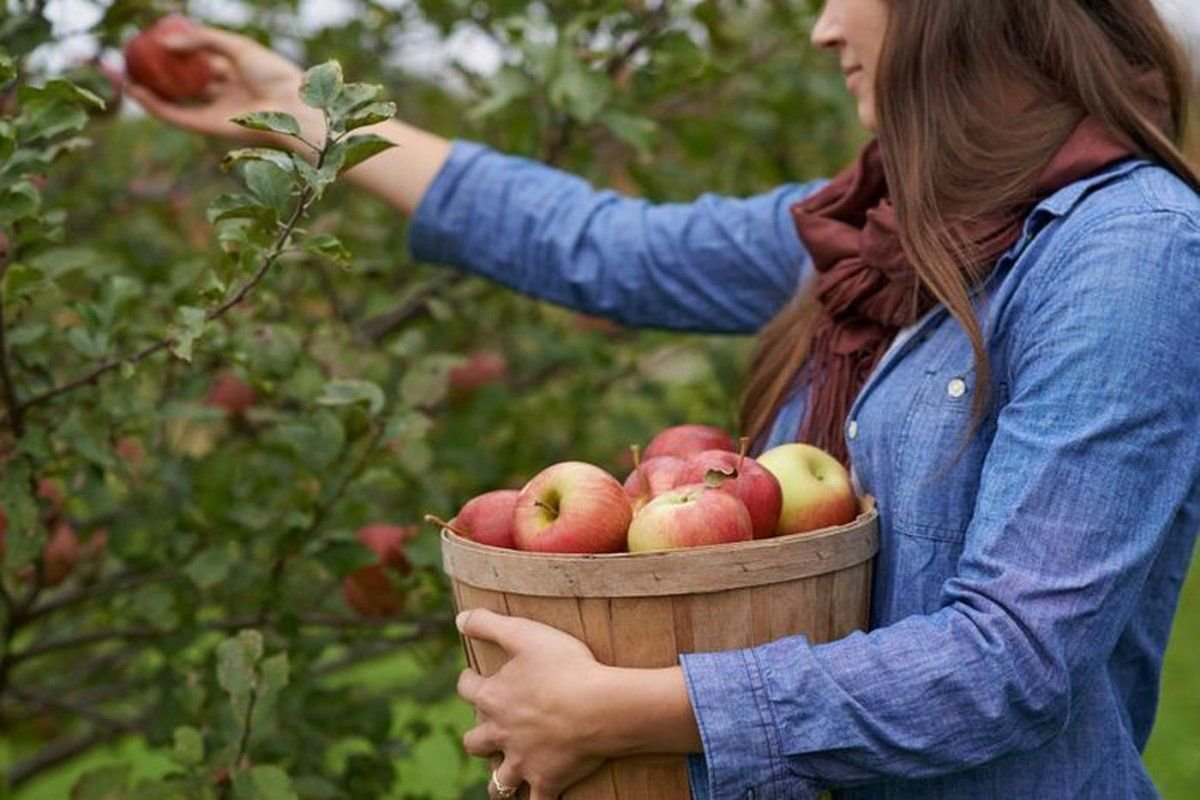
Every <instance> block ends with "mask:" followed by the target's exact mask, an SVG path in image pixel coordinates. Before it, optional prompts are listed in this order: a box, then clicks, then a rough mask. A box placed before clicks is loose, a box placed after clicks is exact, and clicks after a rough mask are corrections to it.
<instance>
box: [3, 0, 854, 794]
mask: <svg viewBox="0 0 1200 800" xmlns="http://www.w3.org/2000/svg"><path fill="white" fill-rule="evenodd" d="M51 5H52V4H46V3H44V2H38V1H37V0H11V1H10V2H8V3H7V4H6V13H5V15H4V16H3V17H0V86H2V87H3V89H2V99H0V109H2V111H3V117H2V119H0V289H2V293H3V297H2V302H0V398H2V400H3V418H2V419H0V473H2V474H0V510H2V512H3V517H2V523H0V531H2V536H3V539H2V542H3V545H2V566H3V571H2V577H0V731H2V734H0V772H2V775H3V777H2V778H0V782H2V783H3V788H0V796H4V795H5V794H7V795H8V796H13V797H16V798H23V797H24V798H30V797H36V796H38V795H39V793H40V795H41V796H67V795H68V794H69V796H71V797H75V798H158V797H163V798H168V797H171V798H174V797H188V798H293V797H295V798H314V799H315V798H371V797H381V798H383V797H388V798H411V799H413V800H415V799H416V798H443V797H460V796H462V797H479V796H483V795H482V794H481V793H482V789H483V785H484V781H485V779H486V772H485V771H484V769H483V767H482V765H481V764H478V763H474V762H471V761H469V760H468V759H466V757H465V756H464V755H463V754H462V753H461V748H459V747H458V738H459V736H460V735H461V732H462V731H463V730H465V727H466V726H467V725H468V724H469V719H468V718H467V717H465V716H464V715H463V713H464V711H465V709H464V708H463V707H462V706H461V705H460V704H457V703H456V701H455V699H454V685H455V681H456V679H457V675H458V672H459V670H460V669H461V667H462V663H461V649H460V645H459V642H458V639H457V635H456V634H455V632H454V630H453V626H452V624H451V602H450V599H449V594H448V590H447V585H446V581H445V579H444V577H443V575H442V573H441V571H440V564H439V557H438V542H437V532H436V531H435V530H434V529H432V528H430V527H429V526H427V525H424V524H422V523H421V520H422V518H423V516H424V514H425V513H427V512H434V513H437V514H439V515H441V516H443V517H448V516H450V515H452V514H453V513H454V511H455V510H456V509H457V508H458V507H460V506H461V505H462V504H463V503H464V502H465V501H466V500H468V499H469V498H471V497H472V496H475V495H478V494H480V493H482V492H484V491H487V490H490V489H495V488H504V487H512V488H515V487H519V486H521V485H522V484H523V482H524V481H525V480H527V479H528V478H529V477H531V476H532V475H533V474H534V473H536V472H537V471H538V470H540V469H541V468H543V467H544V466H547V465H548V464H550V463H553V462H556V461H561V460H564V459H566V458H571V459H578V460H585V461H591V462H593V463H596V464H599V465H601V466H603V467H605V468H606V469H609V470H610V471H612V472H613V473H615V474H618V475H619V476H622V477H623V475H624V472H625V471H626V470H627V469H628V462H627V460H626V459H627V456H626V452H627V448H628V445H629V444H630V443H633V442H642V443H644V442H645V441H647V440H648V439H649V438H650V436H651V435H652V434H653V432H654V431H656V430H657V429H659V428H661V427H664V426H666V425H669V424H674V423H679V422H703V423H710V424H717V425H723V426H725V427H727V428H732V426H733V420H734V408H735V404H736V399H737V390H738V386H739V382H740V380H741V378H742V375H743V370H744V367H745V359H746V354H747V345H748V342H747V341H746V340H744V339H717V338H712V337H703V336H695V335H688V336H685V335H682V334H678V333H669V332H662V331H640V332H638V331H630V330H625V329H622V328H619V327H617V326H615V325H613V324H611V323H608V322H605V321H602V320H596V319H592V318H589V317H585V316H583V315H580V314H576V313H574V312H570V311H567V310H564V309H559V308H552V307H549V306H546V305H544V304H540V303H537V302H535V301H533V300H530V299H528V298H522V297H517V296H515V295H513V294H512V293H510V292H507V291H505V290H503V289H501V288H498V287H496V286H494V285H492V284H490V283H488V282H486V281H484V280H481V279H479V278H476V277H471V276H469V275H467V274H464V273H461V272H458V271H455V270H453V269H450V268H447V267H441V266H434V265H426V264H419V263H415V262H414V261H413V260H412V259H411V257H410V256H409V255H408V252H407V247H406V227H405V221H404V220H403V219H401V218H400V217H399V216H398V214H397V213H396V212H395V211H394V210H393V209H390V208H388V207H386V206H385V205H383V204H382V203H380V202H379V201H377V200H375V199H373V198H371V197H368V196H365V195H363V194H362V193H361V192H360V191H357V190H355V189H353V188H351V187H347V186H345V185H343V183H342V182H341V181H340V180H339V179H340V177H341V175H342V173H344V171H345V170H346V169H347V168H348V167H349V166H351V165H353V164H356V163H360V162H363V161H365V160H367V159H369V158H370V157H371V156H372V155H374V154H376V153H377V152H379V151H380V150H381V149H382V148H384V147H386V146H388V143H386V142H381V141H379V140H378V139H377V138H373V137H371V136H370V135H367V134H363V133H361V132H359V130H358V129H359V128H360V127H361V126H365V125H367V124H369V123H370V122H371V121H374V120H376V119H378V118H380V115H383V116H386V115H390V114H392V113H397V114H398V115H399V116H400V117H401V118H402V119H405V120H407V121H410V122H412V123H414V124H417V125H420V126H423V127H427V128H430V129H432V130H435V131H437V132H439V133H441V134H443V135H446V136H461V137H466V138H472V139H476V140H480V141H484V142H487V143H489V144H492V145H493V146H495V147H497V148H498V149H501V150H504V151H506V152H511V153H517V154H522V155H527V156H531V157H534V158H538V159H540V160H542V161H544V162H547V163H550V164H553V165H557V166H560V167H562V168H564V169H567V170H570V171H572V172H575V173H577V174H580V175H582V176H584V177H586V178H588V179H590V180H592V181H593V182H594V183H595V184H596V185H598V186H609V187H613V188H616V189H618V190H620V191H622V192H625V193H627V194H635V195H642V196H646V197H650V198H653V199H657V200H686V199H690V198H692V197H695V196H697V195H698V194H700V193H701V192H704V191H719V192H725V193H731V194H748V193H752V192H755V191H762V190H764V189H766V188H769V187H771V186H774V185H776V184H778V183H780V182H782V181H786V180H801V179H807V178H811V177H816V176H819V175H825V174H829V173H830V172H831V171H833V170H834V169H836V167H837V166H838V165H839V164H841V163H843V162H844V161H845V160H847V159H848V158H849V156H850V154H851V153H852V152H853V151H854V148H855V147H856V146H857V145H858V144H859V143H860V142H861V134H860V133H859V132H858V130H857V128H856V126H855V125H854V124H853V123H852V119H853V109H852V108H851V107H850V106H849V105H848V104H847V103H846V101H845V98H844V97H843V95H842V94H841V90H840V88H839V79H838V76H837V74H836V73H835V72H833V71H832V70H831V69H830V66H832V65H830V64H827V63H826V62H825V61H824V60H823V59H821V58H820V56H819V55H817V54H815V53H813V52H812V49H811V48H810V47H808V46H807V45H806V44H805V43H804V42H803V39H804V37H805V36H806V31H807V30H808V28H809V26H810V25H811V20H812V14H813V10H814V9H813V8H812V5H813V4H811V3H807V2H800V3H790V4H789V3H766V2H751V3H733V2H729V3H726V2H710V1H709V0H701V1H700V2H682V1H675V0H664V1H663V2H637V1H629V0H621V1H618V0H589V1H588V2H582V3H580V2H571V3H567V2H551V3H542V2H528V1H527V0H497V1H496V2H488V3H477V2H465V1H464V0H414V1H413V2H410V3H407V4H396V3H385V2H379V1H377V0H353V2H351V0H347V3H346V9H345V12H346V13H344V14H342V15H341V16H338V17H337V18H335V19H330V20H325V21H323V22H320V23H313V22H312V21H311V19H312V17H311V15H310V14H306V11H312V10H313V8H314V7H315V6H316V5H319V4H314V3H297V2H282V1H281V0H253V1H251V0H246V2H240V3H227V4H221V5H222V7H223V8H225V10H226V11H229V10H230V9H233V10H235V11H236V14H232V15H231V16H229V17H225V16H222V17H221V18H212V19H209V18H206V17H204V16H203V11H202V10H201V9H200V7H199V6H197V8H196V13H195V18H196V19H198V20H199V21H205V22H212V23H214V24H216V23H220V24H225V25H227V26H229V27H232V28H234V29H237V30H240V31H242V32H244V33H247V34H248V35H251V36H254V37H256V38H258V39H260V40H261V41H264V42H266V43H268V44H271V45H272V46H274V47H277V48H278V49H280V51H281V52H285V53H287V54H288V55H290V56H292V57H294V58H295V59H296V60H297V61H299V62H301V63H304V64H306V65H315V66H313V67H312V69H310V70H309V71H308V72H307V73H306V82H305V85H304V88H303V90H302V98H303V100H304V101H305V102H306V103H308V104H309V105H311V106H314V107H317V108H320V109H322V110H323V111H324V112H325V116H326V120H327V124H328V127H329V132H330V139H329V141H328V143H327V144H325V145H324V146H321V147H319V146H317V145H316V143H308V144H307V145H305V147H309V149H310V152H309V156H310V158H300V157H297V156H293V155H290V154H289V153H287V152H284V151H281V150H274V149H271V148H234V147H233V146H231V145H228V144H227V143H222V142H212V141H204V140H203V139H201V138H200V137H196V136H193V135H190V134H187V133H184V132H181V131H176V130H171V129H168V128H166V127H165V126H163V125H162V124H161V123H159V122H157V121H155V120H152V119H149V118H147V117H145V116H144V115H141V114H139V113H137V112H136V109H133V108H130V107H129V104H127V103H123V102H122V98H121V91H120V86H119V82H116V83H114V82H113V81H112V80H110V77H111V73H112V70H113V69H119V59H118V58H116V56H117V55H118V54H119V50H120V47H121V45H122V44H123V43H124V42H125V41H127V40H128V39H129V37H130V36H131V35H132V34H133V33H134V32H135V31H136V30H137V29H141V28H144V27H145V26H147V25H148V24H150V23H151V22H152V21H153V20H154V19H155V18H157V17H158V16H159V14H161V13H162V12H163V11H166V10H172V9H171V8H170V7H169V4H164V3H158V2H151V1H150V0H117V2H103V3H102V2H94V3H89V2H84V0H81V2H80V3H77V4H76V5H77V6H80V7H87V8H89V9H90V11H91V12H92V16H91V17H90V18H89V19H90V20H91V21H89V22H88V23H87V24H86V27H84V28H82V29H81V28H79V27H78V23H77V22H76V23H75V24H74V27H70V24H67V26H66V27H64V23H63V21H62V20H57V22H56V24H54V23H53V21H52V20H51V19H50V18H49V17H48V16H47V12H48V9H49V8H50V7H51ZM174 10H180V9H178V8H175V9H174ZM322 19H324V18H322ZM81 42H83V43H85V44H86V45H87V46H88V47H89V48H92V49H91V50H90V51H89V52H88V53H86V54H84V55H83V56H80V57H79V61H78V63H76V61H75V59H76V55H75V54H76V53H77V52H78V47H79V46H80V43H81ZM453 42H468V43H469V45H468V46H464V49H462V50H461V51H455V50H454V49H453V48H452V47H450V46H449V45H448V44H447V43H453ZM414 51H415V52H418V53H419V52H425V53H426V54H430V55H432V54H435V53H444V52H451V53H455V52H459V54H458V55H456V56H455V57H453V58H450V59H448V60H446V61H445V62H444V63H442V64H441V65H440V66H438V68H437V69H436V70H431V69H428V68H424V69H423V68H421V67H422V65H421V64H420V63H419V61H418V60H416V59H414V57H413V53H414ZM480 53H483V54H486V57H484V56H482V55H480ZM270 111H271V110H270V109H264V113H261V114H257V115H253V116H251V117H248V118H245V119H242V120H240V124H243V125H245V126H247V127H251V128H260V129H264V128H265V129H270V130H274V131H276V132H279V133H282V134H285V135H288V134H293V133H295V130H294V128H293V123H292V121H290V120H289V119H288V118H287V117H286V116H284V115H280V114H276V113H269V112H270ZM113 747H120V748H121V749H119V750H114V749H113ZM55 792H57V794H54V793H55Z"/></svg>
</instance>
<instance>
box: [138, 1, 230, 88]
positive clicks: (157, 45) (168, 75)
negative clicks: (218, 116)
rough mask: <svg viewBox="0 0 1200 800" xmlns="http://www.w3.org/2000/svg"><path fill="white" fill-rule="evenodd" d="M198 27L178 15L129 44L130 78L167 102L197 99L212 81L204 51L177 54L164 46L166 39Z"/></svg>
mask: <svg viewBox="0 0 1200 800" xmlns="http://www.w3.org/2000/svg"><path fill="white" fill-rule="evenodd" d="M195 27H196V24H195V23H194V22H192V21H191V20H189V19H187V18H185V17H181V16H178V15H175V14H172V15H169V16H166V17H163V18H161V19H160V20H158V22H155V23H154V24H153V25H151V26H150V27H149V28H147V29H146V30H144V31H142V32H141V33H139V34H138V35H137V36H135V37H133V38H132V39H131V40H130V41H129V44H127V45H125V69H126V71H127V72H128V73H129V77H131V78H133V80H134V81H135V82H137V83H140V84H141V85H143V86H145V87H146V88H148V89H149V90H150V91H152V92H154V93H155V94H156V95H158V96H159V97H161V98H163V99H164V100H193V99H198V98H200V97H201V96H203V94H204V90H205V89H206V88H207V87H208V84H209V82H210V81H211V80H212V77H213V71H212V66H211V65H210V64H209V63H208V56H207V55H205V54H204V53H202V52H196V51H188V52H177V51H174V50H169V49H168V48H167V47H166V46H165V45H163V43H162V39H163V37H170V36H177V35H179V34H181V33H188V32H190V31H191V30H193V29H194V28H195Z"/></svg>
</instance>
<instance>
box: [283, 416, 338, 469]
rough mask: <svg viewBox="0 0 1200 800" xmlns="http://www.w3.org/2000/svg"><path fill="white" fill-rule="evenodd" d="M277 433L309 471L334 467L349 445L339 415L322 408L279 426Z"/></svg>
mask: <svg viewBox="0 0 1200 800" xmlns="http://www.w3.org/2000/svg"><path fill="white" fill-rule="evenodd" d="M276 433H277V434H278V436H279V437H280V438H281V439H282V440H283V442H284V443H285V444H286V445H287V446H288V447H290V448H291V450H292V452H293V453H294V454H295V456H296V458H298V459H299V460H300V462H301V463H302V464H303V465H304V467H306V468H307V469H308V470H310V471H311V472H314V473H320V472H321V471H322V470H325V469H327V468H328V467H330V466H332V464H333V462H334V461H335V460H336V459H337V458H338V456H340V455H341V453H342V448H344V447H345V446H346V431H345V429H344V428H343V427H342V422H341V420H339V419H338V418H337V415H336V414H334V413H333V412H331V411H326V410H324V409H322V410H321V411H318V412H317V413H315V414H313V415H312V416H311V417H309V418H307V419H304V420H298V421H296V422H293V423H289V424H285V425H280V426H279V427H278V428H277V429H276Z"/></svg>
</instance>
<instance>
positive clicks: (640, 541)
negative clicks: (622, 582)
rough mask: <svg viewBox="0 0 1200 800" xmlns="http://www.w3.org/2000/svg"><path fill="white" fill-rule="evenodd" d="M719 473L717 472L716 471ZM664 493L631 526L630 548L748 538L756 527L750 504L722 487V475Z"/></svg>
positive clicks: (665, 547)
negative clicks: (747, 506)
mask: <svg viewBox="0 0 1200 800" xmlns="http://www.w3.org/2000/svg"><path fill="white" fill-rule="evenodd" d="M714 474H715V473H714ZM707 481H708V482H706V483H698V484H688V485H687V486H680V487H679V488H677V489H672V490H671V491H669V492H665V493H663V494H660V495H659V496H658V497H656V498H654V499H653V500H651V501H650V502H649V503H648V504H647V505H646V507H645V508H643V509H642V510H641V511H639V512H638V513H637V516H635V517H634V518H633V522H632V523H631V524H630V526H629V552H631V553H645V552H649V551H652V550H675V549H678V548H681V547H700V546H703V545H710V544H728V543H731V542H748V541H750V540H751V539H753V538H754V527H753V523H751V521H750V512H749V511H747V510H746V504H745V503H743V502H742V501H741V500H739V499H738V498H736V497H734V496H733V495H732V494H729V493H728V492H725V491H722V490H721V488H720V484H721V481H722V479H721V477H720V476H719V474H718V477H717V479H716V480H713V479H712V476H711V475H710V476H709V478H708V479H707Z"/></svg>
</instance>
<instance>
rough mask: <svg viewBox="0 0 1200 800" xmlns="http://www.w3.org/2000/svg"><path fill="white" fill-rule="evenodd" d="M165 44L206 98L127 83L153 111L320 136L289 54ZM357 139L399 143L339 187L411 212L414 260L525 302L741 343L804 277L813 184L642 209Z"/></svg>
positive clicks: (448, 147)
mask: <svg viewBox="0 0 1200 800" xmlns="http://www.w3.org/2000/svg"><path fill="white" fill-rule="evenodd" d="M164 43H165V44H167V45H168V46H170V47H172V48H174V49H180V50H197V49H200V50H204V51H206V52H208V53H209V54H210V57H211V60H212V62H213V64H214V72H215V74H216V76H217V77H216V80H214V82H213V84H212V86H211V87H210V90H209V97H208V100H209V102H208V103H206V104H203V105H198V106H182V105H176V104H173V103H168V102H164V101H163V100H161V99H159V98H157V97H155V96H154V95H153V94H151V93H150V92H148V91H146V90H145V89H143V88H141V87H136V86H135V87H131V89H130V93H131V94H132V96H133V97H134V98H135V99H137V100H138V102H140V103H141V104H142V105H143V106H145V108H146V109H147V110H148V111H149V112H150V113H152V114H154V115H155V116H157V117H159V118H160V119H163V120H164V121H166V122H169V123H171V124H173V125H177V126H179V127H182V128H185V129H187V130H192V131H196V132H198V133H203V134H206V135H209V136H220V137H223V138H228V139H232V140H235V141H241V142H246V143H254V142H262V141H264V140H266V141H269V142H270V143H272V144H275V145H283V146H288V147H292V146H295V145H296V143H295V141H294V140H292V139H289V138H285V137H278V136H275V135H273V134H260V133H251V132H248V131H246V130H244V129H242V128H240V127H238V126H236V125H234V124H232V123H231V122H229V119H230V118H231V117H234V116H237V115H240V114H245V113H248V112H250V111H258V110H276V111H285V112H287V113H290V114H292V115H293V116H294V117H296V119H297V120H298V121H299V122H300V124H301V128H302V130H303V132H304V135H305V138H308V139H309V140H310V141H313V140H319V139H320V138H321V135H322V133H323V122H322V119H321V115H320V112H319V111H316V110H315V109H312V108H308V107H306V106H304V105H303V104H302V103H301V102H300V100H299V98H298V96H297V92H298V89H299V86H300V81H301V77H302V71H301V70H300V68H299V67H297V66H296V65H294V64H292V63H291V62H290V61H288V60H287V59H285V58H283V57H282V56H280V55H278V54H277V53H275V52H273V51H271V50H269V49H267V48H265V47H263V46H262V45H260V44H258V43H257V42H254V41H253V40H251V39H249V38H247V37H244V36H240V35H237V34H234V33H230V32H228V31H222V30H219V29H215V28H206V27H197V28H196V29H195V30H194V31H193V32H192V33H190V34H186V35H182V36H179V37H177V38H175V39H173V40H167V41H165V42H164ZM367 130H370V131H371V132H373V133H377V134H379V135H381V136H383V137H385V138H387V139H390V140H391V141H393V142H395V143H396V144H398V145H400V146H399V147H396V148H392V149H391V150H388V151H386V152H384V153H382V154H380V155H378V156H375V157H374V158H372V159H370V160H368V161H367V162H365V163H363V164H361V165H359V166H358V167H356V168H354V169H353V170H351V171H350V172H349V173H347V176H348V178H349V179H350V180H351V181H352V182H353V183H355V184H357V185H359V186H361V187H363V188H365V189H367V190H368V191H370V192H371V193H373V194H375V195H376V196H378V197H380V198H381V199H383V200H385V201H386V202H388V203H390V204H391V205H392V206H393V207H395V208H396V209H398V210H399V211H401V212H404V213H406V214H410V215H414V220H413V228H412V248H413V251H414V253H415V254H416V255H417V256H418V257H419V258H422V259H424V260H427V261H433V262H438V263H443V264H450V265H453V266H457V267H460V268H463V269H466V270H469V271H472V272H475V273H477V274H480V275H483V276H486V277H488V278H491V279H493V280H495V281H497V282H500V283H503V284H505V285H507V286H510V287H511V288H513V289H515V290H517V291H519V292H522V293H524V294H528V295H531V296H534V297H538V298H540V299H543V300H547V301H549V302H553V303H556V304H559V305H563V306H567V307H569V308H573V309H576V310H579V311H583V312H586V313H590V314H594V315H597V316H607V317H610V318H613V319H616V320H618V321H620V322H622V323H624V324H626V325H630V326H633V327H659V328H670V329H676V330H690V331H704V332H714V333H715V332H734V333H752V332H754V331H757V330H758V329H759V328H760V327H761V326H762V325H763V324H765V323H766V322H767V321H768V320H769V319H770V318H771V316H773V315H774V313H775V312H776V311H777V310H778V309H779V308H780V307H782V305H783V304H784V303H785V302H787V300H788V299H789V298H790V297H791V296H792V295H793V294H794V292H795V291H796V286H797V283H798V282H799V281H800V280H801V278H802V276H803V274H804V271H805V265H806V264H807V261H808V259H807V256H806V254H805V252H804V250H803V249H802V247H801V246H800V242H799V239H798V238H797V236H796V233H795V230H794V228H793V226H792V223H791V216H790V213H789V210H788V209H789V207H790V206H791V204H793V203H795V202H797V201H798V200H800V199H801V198H803V197H805V196H807V195H808V194H809V193H811V192H812V191H814V190H815V189H816V188H817V184H789V185H786V186H783V187H780V188H778V189H776V190H774V191H772V192H770V193H768V194H764V195H761V196H757V197H752V198H747V199H736V198H723V197H717V196H715V195H705V196H703V197H701V198H700V199H699V200H697V201H695V202H693V203H687V204H682V203H679V204H664V205H655V204H652V203H649V202H646V201H643V200H637V199H632V198H626V197H622V196H620V195H618V194H616V193H615V192H611V191H597V190H595V189H593V188H592V187H591V186H589V185H588V184H587V183H585V182H584V181H582V180H580V179H578V178H576V177H574V176H572V175H569V174H567V173H564V172H561V171H558V170H554V169H551V168H549V167H546V166H544V165H540V164H537V163H535V162H532V161H528V160H525V159H520V158H512V157H507V156H503V155H501V154H499V153H495V152H493V151H490V150H488V149H486V148H482V147H479V146H478V145H471V144H468V143H457V144H452V143H451V142H449V141H447V140H446V139H444V138H442V137H440V136H437V135H435V134H432V133H429V132H427V131H423V130H420V129H418V128H415V127H413V126H411V125H407V124H405V123H403V122H400V121H397V120H390V121H388V122H384V123H381V124H379V125H377V126H373V127H371V128H369V129H367Z"/></svg>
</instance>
